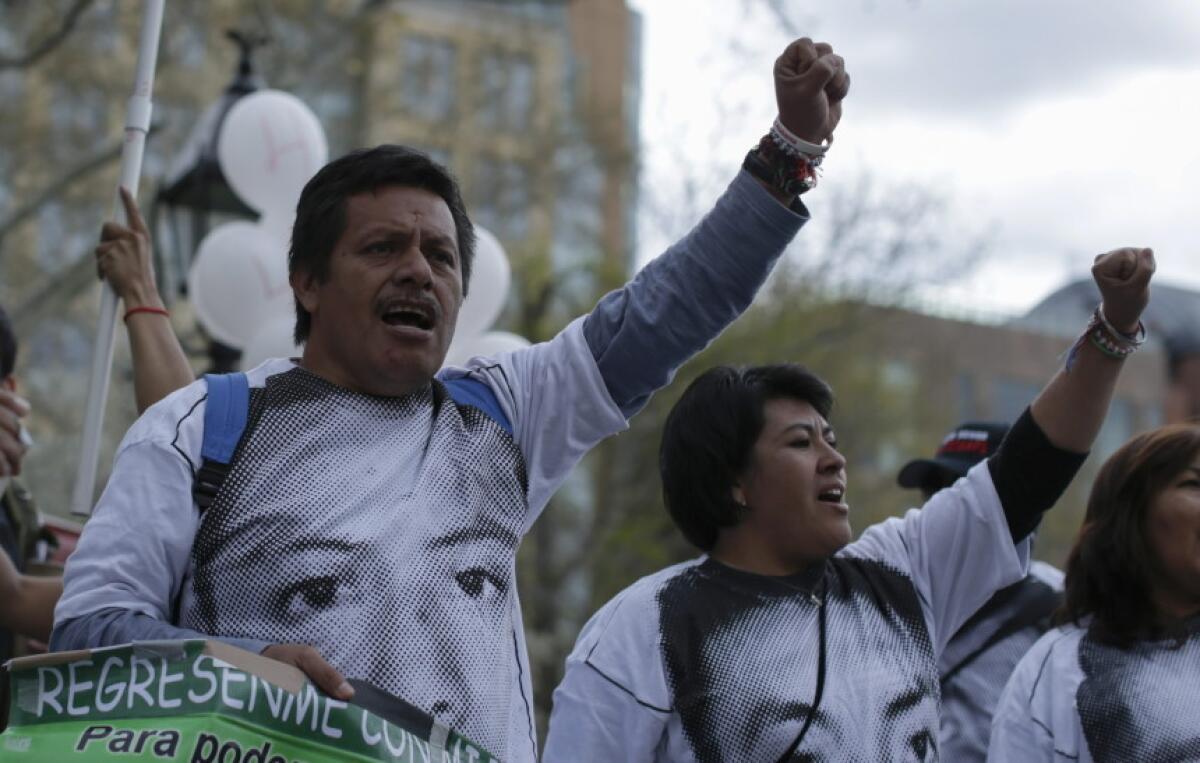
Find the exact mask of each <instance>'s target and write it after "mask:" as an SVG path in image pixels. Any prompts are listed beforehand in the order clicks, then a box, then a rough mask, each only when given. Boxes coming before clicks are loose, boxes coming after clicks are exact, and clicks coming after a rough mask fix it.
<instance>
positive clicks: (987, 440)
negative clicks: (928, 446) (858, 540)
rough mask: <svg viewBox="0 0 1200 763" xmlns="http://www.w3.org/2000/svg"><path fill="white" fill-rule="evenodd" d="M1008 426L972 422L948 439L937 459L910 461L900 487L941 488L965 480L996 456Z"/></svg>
mask: <svg viewBox="0 0 1200 763" xmlns="http://www.w3.org/2000/svg"><path fill="white" fill-rule="evenodd" d="M1007 433H1008V424H1002V423H1000V422H997V421H968V422H966V423H965V424H960V425H959V426H958V427H957V428H956V429H955V430H954V431H953V432H951V433H950V434H948V435H946V437H945V439H943V440H942V444H941V445H940V446H939V447H938V449H937V453H936V454H935V455H934V457H933V458H918V459H917V460H915V461H909V462H908V463H907V464H905V465H904V468H903V469H901V470H900V474H899V475H898V476H897V477H896V481H897V482H899V483H900V487H911V488H922V487H926V486H930V485H937V486H938V487H940V486H942V485H945V484H948V483H950V482H953V481H954V480H956V479H958V478H959V477H961V476H963V475H964V474H966V473H967V471H969V470H970V468H971V467H972V466H974V465H975V464H977V463H979V462H980V461H982V460H983V459H985V458H987V457H988V456H990V455H992V454H993V453H995V452H996V449H997V448H999V447H1000V443H1001V441H1002V440H1004V435H1005V434H1007Z"/></svg>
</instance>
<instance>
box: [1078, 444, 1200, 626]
mask: <svg viewBox="0 0 1200 763" xmlns="http://www.w3.org/2000/svg"><path fill="white" fill-rule="evenodd" d="M1197 454H1200V426H1198V425H1196V424H1175V425H1171V426H1165V427H1160V428H1159V429H1155V430H1153V431H1150V432H1146V433H1145V434H1141V435H1138V436H1137V437H1135V438H1133V439H1132V440H1130V441H1129V442H1127V443H1125V444H1124V445H1123V446H1121V448H1120V449H1119V450H1117V452H1116V453H1113V454H1112V455H1111V456H1110V457H1109V459H1108V460H1107V461H1105V462H1104V465H1103V466H1101V467H1100V472H1099V473H1098V474H1097V475H1096V481H1095V482H1093V483H1092V492H1091V495H1090V496H1089V497H1088V504H1087V513H1086V514H1085V515H1084V517H1083V526H1082V527H1080V528H1079V536H1078V537H1077V538H1076V540H1075V547H1074V548H1072V549H1071V553H1070V555H1069V556H1068V557H1067V568H1066V573H1067V577H1066V600H1065V601H1064V603H1063V609H1062V611H1061V612H1060V617H1059V620H1060V621H1069V622H1074V623H1076V624H1079V623H1081V621H1083V620H1084V618H1086V617H1088V616H1089V615H1090V616H1092V621H1091V625H1090V626H1089V628H1090V630H1091V632H1092V633H1093V634H1094V635H1095V636H1097V637H1098V639H1099V640H1100V641H1103V642H1106V643H1110V644H1114V645H1116V646H1118V647H1121V648H1123V649H1124V648H1128V647H1130V646H1131V645H1132V644H1133V643H1134V642H1135V641H1137V640H1139V639H1154V640H1158V639H1163V638H1168V637H1176V638H1178V637H1179V634H1176V633H1168V632H1165V631H1163V629H1162V627H1161V624H1160V620H1159V618H1158V616H1157V612H1156V611H1155V607H1154V597H1153V595H1152V594H1153V590H1154V582H1153V581H1154V579H1155V577H1156V573H1157V572H1158V567H1157V564H1158V561H1157V559H1156V558H1155V552H1154V549H1153V547H1151V545H1150V540H1149V537H1148V533H1147V530H1146V521H1147V516H1148V515H1149V512H1150V507H1151V506H1152V505H1153V503H1154V501H1155V499H1156V498H1158V496H1159V494H1160V493H1162V492H1163V491H1164V490H1166V489H1167V488H1169V487H1171V483H1172V482H1173V481H1174V480H1175V479H1176V478H1178V477H1179V476H1180V475H1181V474H1183V472H1184V470H1185V469H1187V468H1188V467H1189V466H1191V464H1192V463H1193V462H1194V461H1195V459H1196V455H1197Z"/></svg>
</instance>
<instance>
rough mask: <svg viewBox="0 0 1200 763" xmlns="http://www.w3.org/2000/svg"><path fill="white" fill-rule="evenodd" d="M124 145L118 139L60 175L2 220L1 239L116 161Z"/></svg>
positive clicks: (152, 129) (0, 223) (0, 221)
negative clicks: (68, 190)
mask: <svg viewBox="0 0 1200 763" xmlns="http://www.w3.org/2000/svg"><path fill="white" fill-rule="evenodd" d="M150 129H151V132H153V131H154V128H153V127H151V128H150ZM123 145H124V141H120V140H119V141H116V142H115V143H113V144H112V145H110V146H109V147H107V148H105V149H104V150H103V151H101V152H99V153H97V154H95V155H93V156H91V157H88V158H87V159H85V160H83V161H82V162H80V163H79V164H78V165H76V166H75V167H72V168H71V169H69V170H67V171H66V172H64V173H63V174H62V175H60V176H59V177H58V178H57V179H56V180H55V181H54V182H53V183H51V184H50V185H48V186H46V187H45V188H44V189H42V191H41V193H39V194H38V195H37V196H35V197H33V199H31V200H30V201H29V202H27V203H25V204H23V205H22V206H20V207H18V208H17V209H16V210H15V211H14V212H13V213H12V214H11V215H9V216H8V217H7V218H5V219H4V220H0V241H3V240H4V237H5V236H7V235H8V234H9V233H12V231H13V229H14V228H16V227H17V226H18V225H20V224H21V223H23V222H25V220H26V219H28V218H30V217H32V216H33V215H34V214H36V213H37V211H38V209H40V208H41V207H42V205H43V204H46V203H47V202H49V201H52V200H54V199H55V198H57V197H58V196H59V195H61V194H62V192H63V191H65V190H66V189H67V188H68V187H70V186H71V185H72V184H74V183H77V182H78V181H80V180H82V179H83V178H85V177H87V176H88V175H90V174H92V173H93V172H96V171H97V170H99V169H102V168H104V167H106V166H108V165H109V164H111V163H112V162H113V161H115V160H116V159H117V157H119V156H120V155H121V148H122V146H123ZM97 230H99V227H97Z"/></svg>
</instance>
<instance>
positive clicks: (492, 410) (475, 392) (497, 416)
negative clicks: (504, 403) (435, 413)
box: [441, 376, 513, 436]
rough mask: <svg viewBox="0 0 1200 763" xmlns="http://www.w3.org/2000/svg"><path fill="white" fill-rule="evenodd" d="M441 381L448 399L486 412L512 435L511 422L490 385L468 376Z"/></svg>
mask: <svg viewBox="0 0 1200 763" xmlns="http://www.w3.org/2000/svg"><path fill="white" fill-rule="evenodd" d="M441 382H442V384H444V385H445V386H446V391H447V392H449V393H450V399H452V400H453V401H454V402H455V403H457V404H458V405H469V406H471V407H472V408H478V409H479V410H481V411H483V412H484V413H486V414H487V415H488V418H490V419H491V420H492V421H495V422H496V423H497V424H498V425H499V426H500V428H501V429H503V430H504V431H505V432H508V434H509V435H510V436H511V435H512V433H513V428H512V422H510V421H509V420H508V417H507V416H505V415H504V409H503V408H501V407H500V401H499V400H497V399H496V393H494V392H492V388H491V387H489V386H488V385H486V384H484V383H483V382H481V381H479V380H478V379H473V378H471V377H470V376H457V377H455V378H453V379H444V378H443V379H441Z"/></svg>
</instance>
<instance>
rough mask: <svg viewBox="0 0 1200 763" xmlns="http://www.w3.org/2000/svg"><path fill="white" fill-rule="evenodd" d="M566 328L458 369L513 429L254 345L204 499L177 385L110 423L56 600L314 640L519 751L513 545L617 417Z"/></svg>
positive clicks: (585, 350) (454, 721)
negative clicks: (127, 420) (352, 385)
mask: <svg viewBox="0 0 1200 763" xmlns="http://www.w3.org/2000/svg"><path fill="white" fill-rule="evenodd" d="M580 329H581V321H576V322H575V323H573V324H572V325H571V326H570V327H568V328H567V329H565V330H564V331H563V332H562V333H561V334H559V335H558V336H557V337H556V338H555V339H554V340H552V341H551V342H548V343H545V344H541V345H535V346H534V347H531V348H529V349H526V350H522V351H519V352H516V353H512V354H509V355H505V356H502V357H500V358H498V359H496V360H495V361H494V362H487V363H482V362H480V363H477V364H476V365H474V366H473V367H472V368H471V369H469V374H470V376H471V377H472V378H473V379H475V380H476V381H479V382H482V383H483V384H485V385H487V387H488V389H490V390H491V393H492V394H493V395H494V397H495V399H496V401H497V402H498V404H499V406H500V408H501V409H502V410H503V413H504V418H506V419H507V421H508V422H509V423H510V425H511V433H510V432H509V431H506V429H505V428H504V426H502V425H501V423H500V422H499V421H498V420H497V419H496V418H494V417H492V416H490V415H488V414H487V413H485V412H483V411H482V410H480V409H479V408H476V407H474V406H471V405H460V404H457V403H455V402H454V400H453V399H451V398H449V397H448V396H447V395H446V394H445V392H446V390H445V388H444V387H443V386H442V385H441V384H440V383H435V384H434V385H433V387H432V388H431V389H429V390H426V391H424V392H423V393H420V394H416V395H413V396H410V397H407V398H375V397H370V396H364V395H359V394H355V393H351V392H349V391H347V390H344V389H341V388H338V387H336V386H335V385H333V384H330V383H329V382H327V381H325V380H323V379H320V378H319V377H316V376H314V375H312V374H311V373H309V372H307V371H305V370H304V369H301V368H298V367H295V366H294V365H293V364H292V363H291V362H288V361H269V362H268V363H266V364H264V365H263V366H260V367H259V368H257V369H255V370H254V371H252V372H250V374H249V379H250V384H251V402H250V420H249V422H248V427H247V435H246V436H245V438H244V439H243V441H242V444H241V446H239V450H238V453H237V454H236V456H235V458H234V461H233V464H232V466H231V469H230V471H229V474H228V476H227V477H226V479H225V482H224V483H223V486H222V488H221V491H220V493H219V494H218V495H217V497H216V499H215V501H214V502H213V503H212V505H211V506H210V507H209V508H208V509H207V510H206V511H205V512H204V513H203V515H200V514H199V513H198V512H197V510H196V508H195V507H194V505H193V502H192V496H191V489H192V473H193V470H194V469H195V468H196V467H197V466H198V465H199V464H200V463H201V458H200V455H199V454H200V450H201V440H202V436H203V420H204V399H205V398H204V394H205V386H204V384H203V383H202V382H201V383H197V384H194V385H191V386H190V387H188V388H185V389H184V390H181V391H180V392H178V393H176V394H175V395H173V396H171V397H170V398H168V399H167V400H166V401H165V402H164V403H162V404H160V405H159V406H156V407H155V408H152V409H151V411H150V412H149V413H148V414H147V415H146V416H145V417H143V419H141V420H139V421H138V423H137V424H136V425H135V426H134V427H133V428H132V429H131V430H130V432H129V434H128V435H127V436H126V439H125V441H124V442H123V443H122V446H121V448H120V451H119V453H118V456H117V468H116V469H114V478H113V479H112V480H110V482H109V485H108V487H107V488H106V490H105V493H104V495H103V496H102V497H101V499H100V503H99V505H98V507H97V510H96V512H95V515H94V516H93V518H92V520H91V522H90V523H89V527H88V533H87V534H85V539H86V541H87V543H88V544H89V545H90V546H92V547H93V548H96V549H98V548H109V549H111V552H109V553H104V554H101V553H87V554H82V555H79V558H78V560H77V561H76V562H75V563H73V564H72V565H71V566H70V567H69V568H68V575H69V576H70V577H71V583H72V585H71V586H70V587H69V588H68V593H69V594H70V595H68V596H64V598H63V600H62V601H61V602H60V605H59V608H58V611H57V613H56V616H57V618H58V619H60V620H68V619H72V618H75V617H80V616H83V615H86V614H89V613H90V612H94V611H97V610H100V609H105V608H112V607H122V608H128V609H133V610H135V611H140V612H144V613H146V614H149V615H151V616H153V617H155V618H157V619H162V620H170V619H172V618H173V616H174V615H175V612H176V604H177V603H178V619H179V623H180V625H183V626H185V627H189V628H191V629H194V630H199V631H201V632H203V633H209V634H213V635H216V636H223V637H239V638H250V639H258V640H263V641H268V642H276V643H304V644H311V645H313V646H315V647H316V648H317V649H318V650H319V651H320V652H321V653H322V654H323V655H324V656H325V658H326V659H328V660H329V661H330V663H332V664H333V666H334V667H336V668H338V669H339V670H340V671H341V672H343V673H344V674H345V675H346V676H347V677H350V678H357V679H361V680H365V681H367V682H369V683H372V684H375V685H376V686H378V687H379V688H381V689H384V690H385V691H387V692H390V693H391V694H394V695H396V696H398V697H400V698H401V699H404V700H406V701H407V702H409V703H411V704H413V705H415V706H416V707H418V708H419V709H421V710H423V711H425V712H427V713H429V714H430V715H432V716H433V717H435V718H436V719H437V720H438V721H440V722H442V723H444V724H446V725H448V726H450V727H452V728H454V729H455V730H456V731H458V732H459V733H461V734H463V735H465V736H466V737H468V738H469V739H471V740H473V741H475V742H476V743H478V744H480V745H481V746H483V747H484V748H485V749H487V750H488V751H489V752H491V753H492V754H494V755H497V756H498V757H500V758H501V759H503V760H529V759H532V758H533V757H534V756H535V754H536V752H535V751H536V734H535V731H534V726H533V698H532V691H531V686H530V678H529V663H528V656H527V652H526V647H525V637H524V631H523V628H522V623H521V614H520V603H519V600H518V597H517V590H516V576H515V554H516V547H517V544H518V542H519V539H520V538H521V537H522V536H523V535H524V533H525V532H526V531H527V530H528V529H529V527H530V525H531V524H532V523H533V521H534V520H535V519H536V517H537V516H538V514H539V513H540V512H541V511H542V509H543V508H544V507H545V505H546V502H547V501H548V499H549V497H550V495H551V494H552V493H553V491H554V490H555V488H556V487H557V486H558V485H559V483H560V482H561V481H562V480H563V479H564V478H565V477H566V475H567V473H568V472H569V470H570V469H571V468H572V467H573V466H574V465H575V463H576V462H577V461H578V460H579V458H580V457H581V456H582V455H583V453H585V452H586V451H587V450H588V449H589V448H590V447H591V446H593V445H594V444H595V443H597V442H598V441H600V440H601V439H603V438H604V437H606V436H608V435H610V434H612V433H614V432H616V431H619V430H621V429H623V428H624V427H625V419H624V416H623V415H622V414H621V412H620V411H619V410H618V409H617V407H616V405H615V404H614V403H613V402H612V400H611V399H610V397H609V395H608V392H607V389H606V387H605V385H604V382H603V380H602V379H601V377H600V374H599V371H598V369H597V368H596V364H595V361H594V359H593V358H592V354H591V350H590V349H589V347H588V346H587V343H586V342H585V340H584V337H583V335H582V331H581V330H580ZM462 373H463V372H462V371H453V372H450V373H449V374H448V375H447V378H449V377H453V376H461V375H462ZM130 537H137V538H138V540H139V542H137V543H129V542H126V541H127V540H128V539H129V538H130ZM150 570H159V571H161V570H168V571H169V572H170V575H169V576H164V575H163V574H162V573H161V572H158V573H155V574H152V573H150V572H149V571H150ZM177 594H181V595H180V596H179V598H178V599H177V598H176V595H177Z"/></svg>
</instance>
